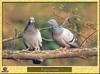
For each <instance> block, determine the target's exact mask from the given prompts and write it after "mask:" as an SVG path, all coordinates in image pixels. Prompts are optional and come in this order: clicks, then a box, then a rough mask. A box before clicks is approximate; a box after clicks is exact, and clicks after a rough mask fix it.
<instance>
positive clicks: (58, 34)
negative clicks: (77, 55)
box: [48, 19, 79, 48]
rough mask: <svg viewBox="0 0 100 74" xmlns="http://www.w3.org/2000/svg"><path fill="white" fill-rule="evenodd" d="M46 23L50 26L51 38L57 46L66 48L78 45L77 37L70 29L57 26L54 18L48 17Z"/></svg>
mask: <svg viewBox="0 0 100 74" xmlns="http://www.w3.org/2000/svg"><path fill="white" fill-rule="evenodd" d="M48 23H49V24H50V25H51V26H52V36H53V39H54V41H55V42H56V43H57V44H58V45H59V46H61V47H67V48H78V47H79V43H78V40H77V38H76V37H75V36H74V34H73V33H72V32H71V31H70V30H68V29H66V28H64V27H62V26H59V24H58V23H57V21H56V20H55V19H50V20H49V21H48Z"/></svg>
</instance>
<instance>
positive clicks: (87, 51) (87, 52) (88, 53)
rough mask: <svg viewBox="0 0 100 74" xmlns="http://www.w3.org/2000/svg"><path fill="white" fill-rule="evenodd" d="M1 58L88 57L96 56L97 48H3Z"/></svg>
mask: <svg viewBox="0 0 100 74" xmlns="http://www.w3.org/2000/svg"><path fill="white" fill-rule="evenodd" d="M2 53H3V55H2V57H3V59H23V60H25V59H26V60H31V59H40V58H42V59H50V58H51V59H54V58H68V57H79V58H88V57H93V56H97V48H70V49H68V48H59V49H56V50H43V51H39V52H36V51H22V50H13V51H12V50H3V52H2Z"/></svg>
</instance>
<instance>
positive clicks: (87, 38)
mask: <svg viewBox="0 0 100 74" xmlns="http://www.w3.org/2000/svg"><path fill="white" fill-rule="evenodd" d="M95 32H97V30H95V31H94V32H93V33H92V34H90V35H89V36H88V37H87V38H85V40H84V41H83V42H82V43H81V45H80V47H82V45H83V44H84V42H85V41H86V40H87V39H88V38H90V37H91V36H92V35H93V34H94V33H95Z"/></svg>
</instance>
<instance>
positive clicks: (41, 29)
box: [40, 27, 51, 30]
mask: <svg viewBox="0 0 100 74" xmlns="http://www.w3.org/2000/svg"><path fill="white" fill-rule="evenodd" d="M50 28H51V27H45V28H41V29H40V30H46V29H50Z"/></svg>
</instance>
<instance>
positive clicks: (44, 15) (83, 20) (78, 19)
mask: <svg viewBox="0 0 100 74" xmlns="http://www.w3.org/2000/svg"><path fill="white" fill-rule="evenodd" d="M96 7H97V4H96V3H4V4H3V39H6V38H9V37H14V36H15V32H14V28H16V29H17V31H18V32H19V31H20V32H23V30H24V28H25V26H26V25H27V21H28V18H29V17H30V16H34V17H35V20H36V25H35V26H36V27H37V28H39V29H42V28H46V27H50V25H49V24H48V22H47V21H48V20H49V19H51V18H54V19H56V20H57V22H58V23H59V25H61V23H63V21H64V19H62V18H61V17H60V16H62V17H64V18H67V17H66V16H67V15H70V17H69V20H68V21H67V23H65V24H64V27H65V28H67V29H69V30H71V31H72V32H73V33H74V34H75V36H76V37H78V39H79V42H80V44H81V43H82V42H83V41H84V40H85V39H86V38H87V37H88V36H89V35H90V34H91V33H93V32H94V31H95V30H97V25H96V24H97V8H96ZM54 8H55V9H54ZM54 12H56V14H57V15H58V16H56V15H55V14H54ZM6 22H7V23H6ZM41 35H42V37H43V38H45V39H48V40H49V39H52V34H51V29H45V30H41ZM52 40H53V39H52ZM42 44H43V47H42V48H41V49H42V50H55V49H57V48H59V46H58V45H57V44H56V43H55V42H54V41H45V40H43V43H42ZM82 47H97V34H96V33H95V34H94V35H92V36H91V37H90V38H89V39H87V40H86V41H85V43H84V44H83V46H82ZM24 48H26V47H25V45H24V43H23V39H15V40H13V41H9V42H5V43H3V49H10V50H22V49H24ZM94 59H95V60H92V61H90V60H88V61H86V60H82V59H79V58H69V59H67V58H64V59H48V60H46V62H45V64H46V65H58V66H60V65H61V66H62V65H63V66H66V65H67V66H72V65H96V64H97V62H96V58H94ZM24 63H25V61H24ZM25 64H27V61H26V63H25ZM25 64H24V65H25ZM19 65H22V64H20V63H19ZM27 65H30V63H28V64H27Z"/></svg>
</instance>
